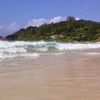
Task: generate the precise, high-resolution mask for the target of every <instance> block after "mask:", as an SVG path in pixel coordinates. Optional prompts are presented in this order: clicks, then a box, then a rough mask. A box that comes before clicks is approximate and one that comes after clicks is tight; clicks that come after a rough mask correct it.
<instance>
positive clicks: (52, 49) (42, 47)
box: [0, 41, 100, 59]
mask: <svg viewBox="0 0 100 100" xmlns="http://www.w3.org/2000/svg"><path fill="white" fill-rule="evenodd" d="M96 48H100V43H99V42H96V43H59V42H45V41H27V42H26V41H12V42H10V41H0V58H1V59H5V58H14V57H39V56H40V55H41V54H42V53H43V54H45V53H48V52H49V53H52V54H53V53H54V54H55V53H56V54H63V53H64V52H67V51H68V50H85V49H96Z"/></svg>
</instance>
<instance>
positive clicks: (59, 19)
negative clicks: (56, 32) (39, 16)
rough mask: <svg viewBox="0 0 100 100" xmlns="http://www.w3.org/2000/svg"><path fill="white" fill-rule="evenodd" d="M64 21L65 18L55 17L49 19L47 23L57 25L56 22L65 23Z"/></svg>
mask: <svg viewBox="0 0 100 100" xmlns="http://www.w3.org/2000/svg"><path fill="white" fill-rule="evenodd" d="M65 20H66V17H62V16H57V17H54V18H52V19H50V20H49V23H58V22H61V21H65Z"/></svg>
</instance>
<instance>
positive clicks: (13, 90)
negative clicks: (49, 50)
mask: <svg viewBox="0 0 100 100" xmlns="http://www.w3.org/2000/svg"><path fill="white" fill-rule="evenodd" d="M99 60H100V56H99V55H98V56H97V55H58V56H44V57H40V58H37V59H24V60H23V59H15V60H7V61H4V62H2V64H1V65H0V66H1V67H0V68H1V69H0V100H100V61H99ZM5 62H6V63H5ZM12 62H13V63H12ZM2 66H4V67H5V68H2ZM6 67H7V68H6Z"/></svg>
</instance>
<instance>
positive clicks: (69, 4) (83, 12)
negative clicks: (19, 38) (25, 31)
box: [0, 0, 100, 35]
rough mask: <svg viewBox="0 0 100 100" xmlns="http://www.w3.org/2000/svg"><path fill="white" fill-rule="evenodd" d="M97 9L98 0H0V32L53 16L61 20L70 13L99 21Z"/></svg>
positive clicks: (48, 19)
mask: <svg viewBox="0 0 100 100" xmlns="http://www.w3.org/2000/svg"><path fill="white" fill-rule="evenodd" d="M99 10H100V0H0V34H1V35H5V34H9V33H13V32H15V31H17V30H18V29H20V28H22V27H25V26H29V25H31V24H32V25H34V23H35V24H37V23H38V24H40V23H41V22H45V21H51V20H52V19H53V17H56V18H58V20H59V19H60V20H61V19H62V20H63V19H64V18H65V17H67V16H70V15H71V16H75V17H77V18H81V19H90V20H94V21H100V13H99ZM57 16H60V18H59V17H57ZM63 17H64V18H63ZM56 18H55V19H56ZM34 19H35V20H34ZM45 19H46V20H45ZM53 20H54V19H53ZM39 21H40V23H39Z"/></svg>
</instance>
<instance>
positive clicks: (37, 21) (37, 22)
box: [26, 18, 48, 27]
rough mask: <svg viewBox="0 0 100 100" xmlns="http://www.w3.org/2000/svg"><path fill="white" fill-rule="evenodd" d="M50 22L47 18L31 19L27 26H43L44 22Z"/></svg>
mask: <svg viewBox="0 0 100 100" xmlns="http://www.w3.org/2000/svg"><path fill="white" fill-rule="evenodd" d="M46 23H48V20H47V19H43V18H39V19H32V20H31V21H29V22H28V24H27V25H26V27H28V26H37V27H39V26H41V25H43V24H46Z"/></svg>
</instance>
